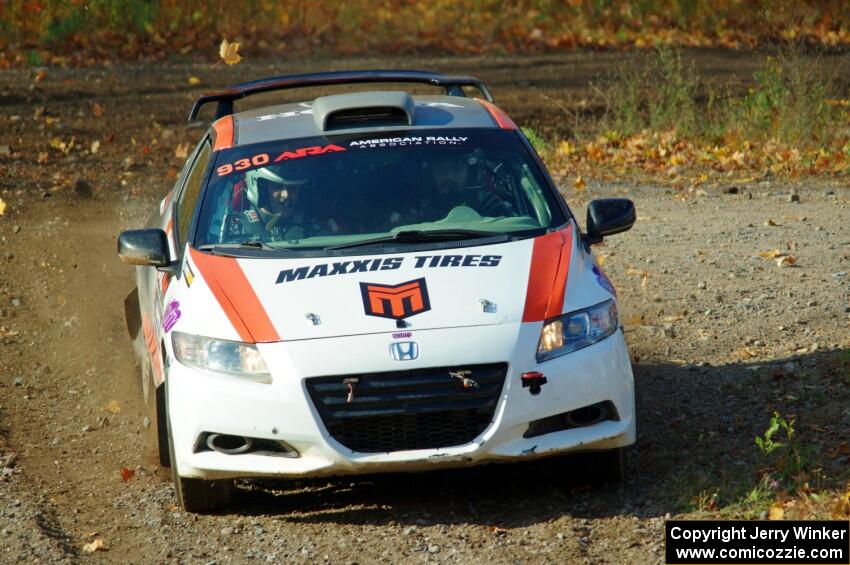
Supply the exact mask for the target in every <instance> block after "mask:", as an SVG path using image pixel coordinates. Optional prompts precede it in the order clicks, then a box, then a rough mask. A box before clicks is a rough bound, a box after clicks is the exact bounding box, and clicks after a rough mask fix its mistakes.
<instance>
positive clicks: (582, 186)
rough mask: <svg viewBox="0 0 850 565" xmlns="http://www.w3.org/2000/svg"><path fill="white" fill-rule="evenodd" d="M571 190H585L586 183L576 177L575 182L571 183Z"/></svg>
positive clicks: (579, 177)
mask: <svg viewBox="0 0 850 565" xmlns="http://www.w3.org/2000/svg"><path fill="white" fill-rule="evenodd" d="M573 188H574V189H576V190H577V191H579V192H581V191H582V190H584V189H585V188H587V183H586V182H585V180H584V179H583V178H582V176H581V175H579V176H577V177H576V180H574V181H573Z"/></svg>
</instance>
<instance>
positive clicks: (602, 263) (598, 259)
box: [596, 253, 607, 267]
mask: <svg viewBox="0 0 850 565" xmlns="http://www.w3.org/2000/svg"><path fill="white" fill-rule="evenodd" d="M606 257H607V255H603V254H602V253H600V254H599V255H597V256H596V264H597V265H599V266H600V267H604V266H605V258H606Z"/></svg>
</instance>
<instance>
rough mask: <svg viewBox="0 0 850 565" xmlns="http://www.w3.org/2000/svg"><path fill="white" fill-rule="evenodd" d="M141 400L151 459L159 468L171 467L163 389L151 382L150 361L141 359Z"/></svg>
mask: <svg viewBox="0 0 850 565" xmlns="http://www.w3.org/2000/svg"><path fill="white" fill-rule="evenodd" d="M141 363H142V370H141V373H142V398H143V399H144V402H145V411H146V413H147V416H148V419H149V420H150V425H148V429H147V434H146V435H147V438H146V439H147V443H148V446H149V447H148V449H149V453H150V454H151V457H155V458H156V459H157V460H158V461H159V464H160V466H162V467H165V468H168V467H171V455H170V453H169V451H168V426H167V425H166V423H165V387H164V386H159V387H157V386H156V385H155V384H154V382H153V370H152V369H151V364H150V359H148V358H147V357H145V358H143V359H142V362H141Z"/></svg>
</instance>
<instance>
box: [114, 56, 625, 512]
mask: <svg viewBox="0 0 850 565" xmlns="http://www.w3.org/2000/svg"><path fill="white" fill-rule="evenodd" d="M376 83H383V84H389V83H395V84H403V85H408V84H411V85H417V84H419V85H422V84H424V85H430V86H431V87H436V88H437V89H441V90H442V92H441V93H440V94H438V95H437V94H435V95H412V94H410V93H409V92H406V91H401V90H379V89H378V90H373V91H365V92H363V91H358V92H352V91H351V90H352V88H349V89H348V92H346V93H343V94H337V95H331V96H321V97H319V98H316V99H314V100H310V101H306V102H302V103H294V104H285V105H280V106H273V107H263V108H259V109H255V110H249V111H243V112H240V113H234V108H233V105H234V101H236V100H239V99H241V98H245V97H247V96H249V95H252V94H256V93H260V92H269V91H276V90H283V89H290V88H296V87H308V86H309V87H314V86H327V85H341V84H352V85H354V84H357V85H359V88H361V89H362V88H363V85H371V84H376ZM419 88H420V90H421V89H422V87H419ZM473 89H477V90H478V91H479V92H480V95H481V96H482V97H481V98H473V97H467V92H468V91H470V90H473ZM211 102H215V103H217V111H216V116H215V118H216V119H215V121H214V122H213V123H212V125H211V127H210V128H209V129H208V131H207V132H206V133H205V134H204V135H203V137H202V139H201V140H200V142H199V143H198V144H197V147H196V148H195V150H194V151H193V153H192V154H191V156H190V157H189V159H188V161H187V162H186V165H185V167H184V169H183V171H182V173H181V174H180V175H179V178H178V180H177V183H176V184H175V186H174V188H173V189H172V190H171V191H170V192H169V193H168V194H167V195H166V196H165V197H164V198H163V199H162V201H161V203H160V204H159V208H158V210H156V213H154V214H153V217H152V218H151V220H150V222H149V224H148V227H147V228H145V229H137V230H129V231H125V232H123V233H121V234H120V236H119V238H118V253H119V255H120V257H121V258H122V259H123V260H124V261H125V262H127V263H129V264H131V265H137V266H138V268H137V269H136V288H135V290H134V291H133V292H131V293H130V295H129V296H128V298H127V300H126V301H125V311H126V317H127V324H128V329H129V331H130V334H131V336H132V337H133V338H134V343H135V344H136V349H137V352H138V354H139V356H140V359H141V364H142V371H141V373H142V389H143V391H144V397H145V399H146V401H147V402H148V404H149V407H150V410H151V416H152V418H151V419H152V421H153V430H154V431H155V433H156V436H157V441H158V448H159V458H160V461H161V463H162V464H163V465H166V466H170V467H171V471H172V476H173V479H174V486H175V491H176V493H177V497H178V499H179V501H180V504H181V505H182V507H183V508H184V509H186V510H187V511H195V512H201V511H209V510H214V509H217V508H222V507H223V506H226V505H227V504H229V503H230V502H231V500H232V498H233V495H234V479H236V478H250V477H273V478H274V477H277V478H298V477H317V476H330V475H344V474H355V473H376V472H388V471H394V472H398V471H423V470H428V469H436V468H444V467H458V466H467V465H475V464H480V463H485V462H497V461H522V460H530V459H534V458H538V457H544V456H551V455H557V454H564V453H568V452H573V451H596V452H598V453H604V454H605V456H604V457H602V458H601V459H600V461H601V463H600V464H601V465H604V466H606V467H605V468H603V467H600V469H599V473H600V475H604V476H616V475H618V474H619V473H620V472H621V471H622V457H621V455H622V449H623V448H624V447H626V446H628V445H630V444H632V443H633V442H634V441H635V409H634V385H633V379H632V370H631V364H630V362H629V356H628V352H627V349H626V344H625V341H624V338H623V332H622V329H621V326H620V323H619V319H618V315H617V295H616V291H615V289H614V287H613V286H612V284H611V282H610V281H609V279H608V278H607V277H606V276H605V274H604V273H603V272H602V270H601V269H600V267H599V265H598V264H597V263H596V262H595V260H594V257H593V255H592V253H591V251H590V246H592V245H593V244H596V243H599V242H601V241H602V238H603V237H605V236H609V235H612V234H615V233H618V232H622V231H625V230H627V229H629V228H630V227H631V226H632V224H633V223H634V221H635V209H634V205H633V204H632V202H631V201H629V200H626V199H604V200H595V201H593V202H591V203H590V205H589V208H588V213H587V222H586V226H585V230H584V231H582V230H581V228H580V227H579V224H578V222H577V221H576V219H575V218H574V217H573V215H572V213H571V212H570V210H569V208H568V207H567V205H566V203H565V202H564V200H563V199H562V197H561V195H560V194H559V192H558V190H557V187H556V185H555V184H554V182H553V181H552V179H551V178H550V177H549V175H548V173H547V172H546V169H545V167H544V166H543V163H542V162H541V160H540V159H539V157H538V155H537V154H536V153H535V151H534V149H533V148H532V146H531V145H530V144H529V142H528V140H527V139H526V137H525V136H524V135H523V133H522V132H521V131H520V130H519V129H518V128H517V126H516V125H515V124H514V122H513V121H512V120H511V119H510V118H509V117H508V116H507V115H506V114H505V113H504V112H503V111H502V110H500V109H499V108H498V107H496V106H495V105H494V104H493V102H492V96H491V95H490V91H489V90H488V88H487V86H486V85H485V84H483V83H482V82H481V81H479V80H477V79H475V78H471V77H457V76H447V75H442V74H435V73H428V72H422V71H354V72H332V73H314V74H306V75H294V76H285V77H276V78H268V79H263V80H259V81H254V82H249V83H244V84H240V85H238V86H235V87H232V88H229V89H226V90H222V91H218V92H213V93H211V94H207V95H204V96H202V97H201V98H199V99H198V101H197V102H196V103H195V105H194V107H193V108H192V111H191V113H190V121H195V120H196V119H197V117H198V113H199V111H200V109H201V108H202V107H203V106H204V105H206V104H208V103H211Z"/></svg>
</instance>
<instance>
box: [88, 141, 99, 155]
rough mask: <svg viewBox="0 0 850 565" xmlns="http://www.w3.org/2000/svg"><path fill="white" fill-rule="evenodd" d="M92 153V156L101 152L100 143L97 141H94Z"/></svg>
mask: <svg viewBox="0 0 850 565" xmlns="http://www.w3.org/2000/svg"><path fill="white" fill-rule="evenodd" d="M90 151H91V153H92V155H94V154H95V153H97V152H98V151H100V141H98V140H96V139H95V140H94V141H92V142H91V148H90Z"/></svg>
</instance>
